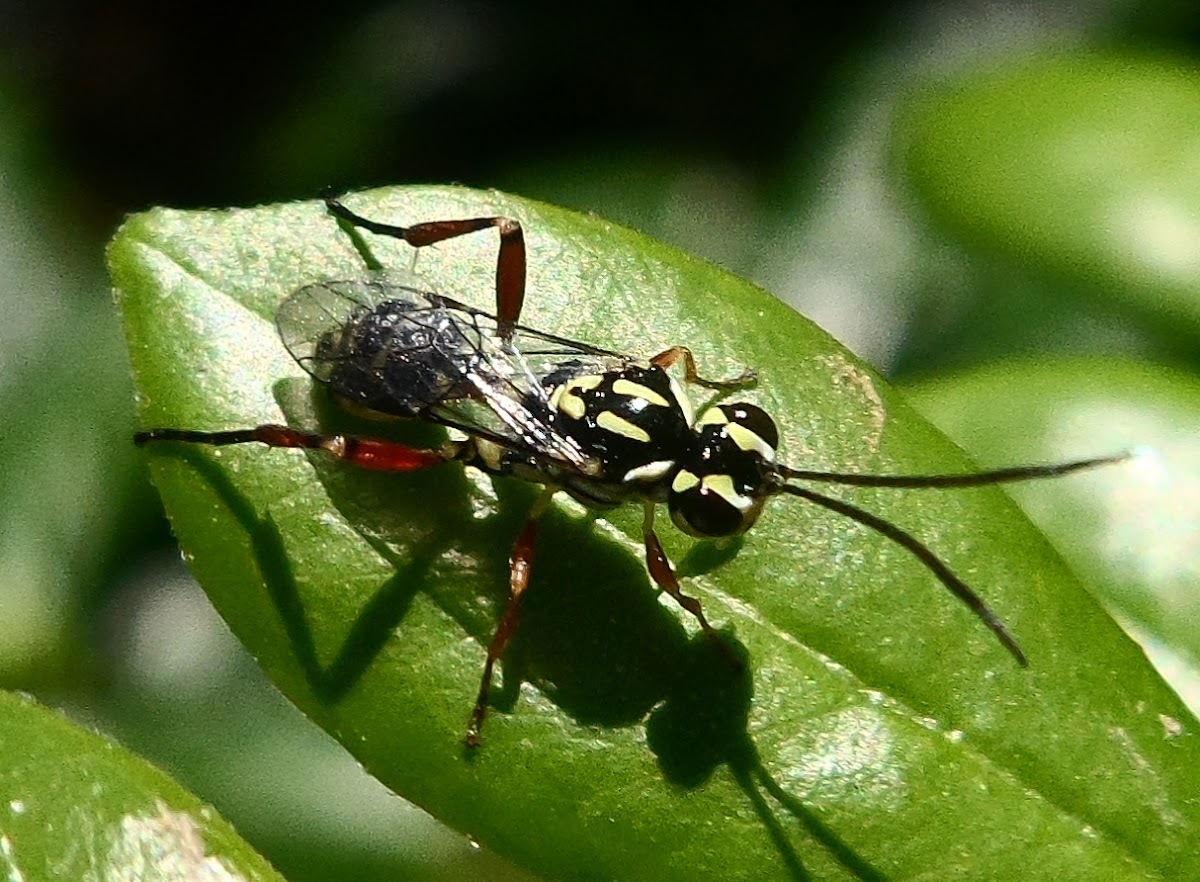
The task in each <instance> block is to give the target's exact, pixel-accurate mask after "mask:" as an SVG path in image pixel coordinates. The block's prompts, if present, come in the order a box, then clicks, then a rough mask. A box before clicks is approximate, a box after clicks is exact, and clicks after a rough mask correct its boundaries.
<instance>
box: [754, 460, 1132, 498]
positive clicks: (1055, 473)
mask: <svg viewBox="0 0 1200 882" xmlns="http://www.w3.org/2000/svg"><path fill="white" fill-rule="evenodd" d="M1135 455H1137V453H1136V452H1135V451H1131V450H1123V451H1121V452H1120V453H1114V454H1111V455H1109V456H1097V457H1092V458H1091V459H1077V460H1073V461H1071V462H1057V463H1050V464H1048V465H1025V466H1013V467H1012V468H1006V469H993V470H991V471H986V472H972V473H970V474H965V475H858V474H853V473H846V472H814V471H806V470H804V469H790V468H788V467H787V466H777V467H776V469H775V470H776V472H777V473H778V474H779V475H780V477H783V478H786V479H787V480H796V481H821V482H824V483H828V484H850V485H854V486H857V487H898V488H905V487H908V488H914V489H915V488H924V487H928V488H934V489H936V488H943V487H981V486H984V485H987V484H1005V483H1008V482H1010V481H1028V480H1032V479H1035V478H1057V477H1060V476H1062V475H1069V474H1071V473H1072V472H1080V471H1083V470H1084V469H1093V468H1096V467H1098V466H1104V465H1113V464H1114V463H1118V462H1124V461H1126V460H1128V459H1132V458H1133V457H1134V456H1135ZM784 489H785V491H786V488H784ZM786 492H791V491H786Z"/></svg>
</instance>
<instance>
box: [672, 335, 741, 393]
mask: <svg viewBox="0 0 1200 882" xmlns="http://www.w3.org/2000/svg"><path fill="white" fill-rule="evenodd" d="M680 359H683V368H684V379H686V380H687V381H688V382H689V383H692V384H693V385H696V386H703V387H704V388H706V389H717V390H719V391H726V390H729V389H740V388H741V387H743V386H749V385H750V384H751V383H753V382H754V381H755V379H756V378H757V374H755V373H754V371H742V372H741V373H740V374H738V375H737V376H736V377H730V378H729V379H728V380H709V379H706V378H704V377H702V376H700V374H699V372H698V371H697V370H696V358H695V356H693V355H692V350H690V349H688V348H687V347H686V346H672V347H671V348H670V349H667V350H665V351H663V352H660V353H658V355H656V356H654V357H653V358H652V359H650V363H651V364H652V365H654V366H655V367H660V368H662V369H663V370H666V369H667V368H669V367H671V366H672V365H674V364H678V362H679V360H680Z"/></svg>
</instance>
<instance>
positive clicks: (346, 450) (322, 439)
mask: <svg viewBox="0 0 1200 882" xmlns="http://www.w3.org/2000/svg"><path fill="white" fill-rule="evenodd" d="M133 441H134V443H135V444H138V445H142V444H148V443H150V442H151V441H185V442H188V443H190V444H209V445H212V446H214V447H223V446H225V445H226V444H246V443H248V442H251V441H257V442H259V443H261V444H266V445H267V446H268V447H301V448H304V449H306V450H324V451H325V452H326V453H328V454H330V455H331V456H335V457H337V458H338V459H342V460H345V461H346V462H348V463H350V464H351V465H356V466H358V467H359V468H362V469H371V470H373V471H379V472H415V471H417V470H418V469H426V468H429V467H430V466H435V465H440V464H441V463H444V462H449V461H451V460H453V459H455V458H456V457H457V455H458V452H459V450H460V447H459V446H458V445H455V444H453V443H450V444H447V445H445V447H443V448H442V449H441V450H425V449H423V448H420V447H409V446H408V445H407V444H398V443H396V442H394V441H384V440H381V439H379V438H353V437H350V436H347V435H321V434H317V433H315V432H300V431H297V430H296V429H292V428H289V427H288V426H277V425H270V424H268V425H264V426H256V427H255V428H253V429H233V430H231V431H228V432H196V431H192V430H190V429H147V430H145V431H142V432H138V433H136V434H135V435H134V436H133Z"/></svg>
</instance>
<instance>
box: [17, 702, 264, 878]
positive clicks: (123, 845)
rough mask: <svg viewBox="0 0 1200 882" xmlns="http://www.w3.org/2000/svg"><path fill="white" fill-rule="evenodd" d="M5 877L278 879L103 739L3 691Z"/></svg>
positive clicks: (181, 793) (191, 800) (229, 833)
mask: <svg viewBox="0 0 1200 882" xmlns="http://www.w3.org/2000/svg"><path fill="white" fill-rule="evenodd" d="M0 794H3V795H4V800H5V802H6V803H7V804H3V805H0V870H2V871H3V872H4V878H5V879H10V880H25V882H41V880H48V879H97V880H99V879H106V880H107V879H137V880H144V882H159V880H161V882H188V880H196V879H212V880H214V882H235V880H250V879H263V880H279V879H280V878H281V877H280V876H279V875H278V874H277V873H276V872H275V871H274V870H273V869H272V868H271V867H270V865H269V864H268V863H267V862H266V861H265V860H263V858H262V857H260V856H259V855H258V854H257V853H256V852H255V851H254V850H253V849H252V848H250V846H249V845H247V844H246V842H245V841H244V840H242V839H241V838H240V837H239V836H238V835H237V833H235V832H234V830H233V828H232V827H230V826H229V824H228V823H226V822H225V821H224V820H223V819H222V818H220V817H219V816H218V815H217V814H216V812H214V811H213V810H212V808H210V807H209V806H206V805H204V804H203V803H201V802H200V800H198V799H196V797H195V796H193V795H192V794H190V793H188V792H187V791H186V790H184V789H183V788H182V787H180V786H179V785H178V784H176V783H175V782H174V781H173V780H171V778H169V777H167V776H166V775H165V774H163V773H162V772H160V771H159V770H158V769H156V768H154V767H153V766H151V765H150V764H149V763H147V762H146V761H145V760H142V759H140V758H138V757H136V756H134V755H132V754H130V753H128V752H126V751H125V750H123V749H122V748H121V747H119V746H118V745H116V744H114V743H113V742H111V741H108V740H107V739H105V738H103V737H101V736H99V735H96V734H95V733H92V732H88V731H86V730H84V729H81V728H80V727H78V726H76V725H75V724H73V723H70V722H68V721H67V720H65V719H63V718H62V717H60V716H58V715H57V714H54V713H52V712H50V711H48V710H46V709H45V708H43V707H40V706H39V705H37V704H35V703H34V702H33V701H32V700H30V699H28V698H25V697H22V696H19V695H14V694H12V693H9V692H0Z"/></svg>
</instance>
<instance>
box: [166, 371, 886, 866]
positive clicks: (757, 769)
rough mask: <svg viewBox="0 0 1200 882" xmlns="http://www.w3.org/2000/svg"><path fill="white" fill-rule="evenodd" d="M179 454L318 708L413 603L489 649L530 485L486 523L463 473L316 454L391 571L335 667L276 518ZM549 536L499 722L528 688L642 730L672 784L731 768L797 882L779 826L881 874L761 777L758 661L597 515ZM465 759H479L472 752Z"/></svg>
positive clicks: (561, 522)
mask: <svg viewBox="0 0 1200 882" xmlns="http://www.w3.org/2000/svg"><path fill="white" fill-rule="evenodd" d="M276 397H277V399H278V400H279V402H280V404H281V405H282V406H283V408H284V410H285V412H287V413H289V414H293V413H296V414H298V413H301V412H303V413H305V414H306V417H307V418H309V419H311V418H312V416H313V414H314V412H315V413H317V414H318V415H319V416H318V419H319V420H322V421H324V420H326V419H333V420H341V421H345V420H347V419H352V418H348V417H347V416H346V415H345V414H344V412H343V411H341V410H340V409H338V408H336V406H335V405H332V404H331V403H330V402H328V401H326V400H325V398H326V396H325V395H324V393H323V392H322V391H321V390H319V389H317V390H313V389H312V388H311V386H310V384H308V383H307V382H306V381H303V380H285V381H281V382H280V383H279V384H277V387H276ZM337 428H343V426H338V427H337ZM402 432H404V433H405V438H404V440H406V441H410V442H415V441H422V443H423V441H424V440H428V439H422V438H420V437H419V436H420V435H422V433H424V434H430V433H431V429H430V427H428V426H424V425H421V424H403V427H402ZM414 432H415V433H416V434H415V435H413V434H412V433H414ZM436 432H437V430H436V429H434V430H432V433H433V434H436ZM175 455H177V456H178V457H179V458H181V459H183V460H184V461H185V462H187V463H188V464H189V466H190V467H192V468H193V469H195V471H196V472H197V473H198V474H199V475H200V476H201V477H202V479H203V480H205V482H206V483H207V484H208V485H209V486H210V487H211V488H212V489H213V491H214V492H215V493H216V494H217V495H218V497H219V498H220V499H221V500H222V502H223V504H224V505H225V506H226V508H227V509H228V510H229V511H230V513H231V514H232V515H233V516H234V518H235V519H236V520H237V521H238V522H239V524H240V526H241V528H242V530H243V532H244V533H245V535H246V536H248V537H249V539H250V542H251V545H252V551H253V554H254V557H255V559H256V560H257V562H258V565H259V571H260V573H261V576H262V578H263V580H264V582H265V584H266V586H267V590H268V592H269V594H270V597H271V601H272V604H273V605H274V607H275V608H276V610H277V612H278V614H279V616H280V620H281V622H282V623H283V627H284V631H285V633H286V635H287V638H288V641H289V643H290V646H291V649H292V652H293V653H294V655H295V658H296V662H297V664H298V666H299V668H300V670H301V673H302V675H303V677H304V679H305V681H306V683H307V684H308V687H309V689H310V690H311V692H312V694H313V695H314V697H315V698H316V699H317V700H318V701H320V702H323V703H327V704H335V703H337V702H338V701H339V700H340V699H341V698H343V697H344V696H345V695H346V694H347V693H348V692H350V691H351V690H352V689H353V688H354V686H355V685H356V683H358V682H359V680H360V679H361V678H362V677H363V676H364V675H365V674H366V673H367V671H368V670H369V668H370V667H371V665H372V664H373V663H374V662H375V660H376V659H377V658H378V656H379V655H380V653H381V652H382V651H383V649H384V647H385V645H386V644H387V642H388V641H389V640H403V639H404V631H403V622H404V618H405V615H406V613H407V611H408V609H409V607H410V605H411V603H412V602H413V600H414V599H415V597H416V596H417V594H418V593H422V592H423V593H425V594H427V595H428V596H429V597H430V598H432V599H433V600H434V602H435V603H437V604H438V605H439V606H440V608H441V609H443V610H444V611H445V612H446V613H447V614H448V615H449V616H450V617H451V618H452V619H453V620H454V621H455V622H456V624H457V625H458V626H459V627H461V628H462V629H463V631H464V632H465V633H468V634H470V635H471V636H472V637H474V638H475V639H476V640H477V641H478V642H479V644H480V646H481V647H483V646H485V645H486V642H487V640H488V638H489V636H490V635H491V633H492V631H493V630H494V615H493V614H490V613H489V612H488V611H486V610H484V611H481V610H480V609H479V604H478V597H477V595H478V593H479V592H480V591H481V590H482V591H485V592H487V593H489V594H490V599H491V600H492V601H493V602H494V604H495V606H496V607H497V608H499V606H500V605H501V604H502V603H503V601H504V597H505V591H504V589H505V578H506V577H507V569H508V563H507V559H506V554H505V553H504V552H503V551H498V550H497V549H506V548H507V547H508V544H509V538H510V537H511V536H512V535H513V533H514V532H515V531H517V530H519V529H520V527H521V524H522V522H523V520H524V518H525V513H526V511H527V509H528V506H529V504H530V503H531V501H532V499H533V498H534V497H535V496H536V491H534V490H531V489H530V488H528V487H527V486H526V485H524V484H521V483H519V482H515V481H496V482H495V487H496V490H497V499H496V504H495V511H494V513H493V514H490V515H489V516H488V517H486V518H483V519H480V518H479V517H478V516H477V512H476V511H475V510H474V509H472V507H471V505H470V502H469V499H470V496H471V494H472V493H478V490H477V489H475V488H473V487H472V486H471V483H470V481H468V480H467V479H466V478H465V477H464V476H463V471H462V470H461V469H455V468H452V467H451V468H447V469H444V470H440V472H439V473H437V474H434V473H419V474H417V475H366V476H365V475H364V474H363V473H362V472H359V471H357V470H354V469H348V468H346V467H345V466H344V465H342V464H339V463H336V462H331V461H329V460H328V458H326V457H323V456H321V455H320V454H312V455H310V457H309V459H310V462H311V463H312V465H313V467H314V468H315V470H316V472H317V474H318V477H319V479H320V480H321V482H322V484H323V485H324V487H325V489H326V492H327V494H328V496H329V499H330V501H331V502H332V504H333V505H334V507H336V508H337V509H338V511H339V512H340V513H341V514H342V516H343V517H345V518H346V519H347V521H348V522H349V523H350V524H351V525H352V526H353V527H354V529H355V530H357V531H358V532H359V533H360V535H362V536H363V537H364V538H365V539H366V541H367V542H368V543H369V544H370V545H371V546H372V548H374V549H375V550H376V551H377V552H378V553H379V554H380V555H381V556H383V557H384V559H386V560H388V561H389V563H390V564H391V565H392V566H394V568H395V574H394V575H393V576H392V577H391V578H389V579H387V580H386V581H384V582H383V583H382V584H380V585H379V586H378V588H376V589H375V591H374V592H373V593H372V594H370V596H369V597H366V598H365V599H364V601H363V603H362V605H361V608H360V611H359V612H358V614H357V615H356V616H355V618H354V620H353V622H351V623H350V624H349V627H348V629H347V630H346V632H345V637H344V639H343V640H342V642H341V644H340V646H339V647H338V649H337V651H336V652H335V653H334V655H333V658H332V660H329V661H326V662H322V660H321V659H320V656H319V654H318V651H317V648H316V641H315V639H314V635H313V632H312V629H311V626H310V623H309V617H308V615H307V613H306V609H305V600H304V598H303V596H302V593H301V590H300V588H299V586H298V585H297V581H296V578H295V574H294V572H293V565H292V562H291V559H290V556H289V553H288V550H287V547H286V543H285V540H284V536H283V535H282V532H281V530H280V527H279V526H278V524H277V523H276V522H275V519H274V518H273V517H272V516H271V515H270V513H269V511H268V513H267V514H265V515H264V514H261V513H260V512H259V511H258V510H257V509H256V508H255V506H254V505H253V503H251V502H250V500H249V499H247V498H246V497H245V496H244V495H243V494H242V492H241V491H240V490H239V489H238V488H237V486H236V484H235V483H234V481H233V480H232V479H231V478H230V477H229V473H228V472H227V471H226V470H225V469H223V468H222V467H221V466H220V465H219V464H218V463H217V462H216V461H214V460H213V459H212V457H211V456H210V455H208V454H206V453H205V452H204V451H202V450H200V449H197V448H194V447H189V446H183V445H180V446H179V447H178V448H176V450H175ZM431 494H436V495H437V497H438V500H439V502H438V504H437V505H430V504H429V499H430V496H431ZM540 540H541V541H540V548H541V552H542V553H541V554H540V555H539V558H538V567H537V570H536V575H535V577H534V580H533V581H532V582H531V584H530V588H529V591H528V594H527V597H526V606H525V608H524V610H523V617H522V625H521V630H520V631H519V632H518V634H517V636H516V638H514V640H513V643H512V644H511V645H510V647H509V651H508V653H506V656H505V659H504V664H503V668H502V670H503V674H504V678H503V686H502V688H500V689H499V690H497V691H496V692H494V693H493V703H494V705H495V709H496V710H498V711H501V712H508V711H510V710H512V708H513V706H514V704H515V702H516V699H517V692H518V689H519V685H520V683H522V682H531V683H533V684H534V685H536V686H537V687H538V688H539V689H540V690H541V691H542V692H543V694H545V695H546V696H548V697H549V698H550V699H551V700H552V701H553V702H554V703H555V704H556V705H557V706H558V707H559V708H561V709H562V710H563V711H564V712H565V713H567V714H568V715H569V716H571V717H572V718H573V719H575V720H576V721H577V722H579V723H581V724H585V725H595V726H602V727H613V728H617V727H623V726H630V725H642V724H644V725H645V726H646V734H647V743H648V746H649V748H650V750H651V751H652V752H653V753H654V754H655V756H656V758H657V761H658V766H659V768H660V770H661V772H662V774H663V776H664V777H665V778H666V779H667V780H668V781H670V782H671V783H672V784H674V785H676V786H678V787H680V788H683V789H693V788H697V787H700V786H702V785H703V784H704V783H705V782H706V781H707V780H708V779H709V778H710V777H711V775H712V774H713V772H714V771H715V770H716V769H717V768H718V767H719V766H721V765H726V766H728V768H729V770H730V772H731V774H732V775H733V778H734V780H735V781H736V782H737V783H738V786H739V787H740V788H741V789H742V790H743V792H744V793H745V794H746V798H747V801H748V803H749V804H750V806H751V807H752V809H753V810H754V812H755V813H756V815H757V816H758V817H759V819H760V821H761V822H762V824H763V825H764V828H765V829H766V830H767V831H768V833H769V835H770V836H771V839H772V841H773V842H774V843H775V845H776V848H777V849H778V851H779V853H780V856H781V860H782V861H783V863H784V865H785V866H786V867H787V868H788V871H789V873H790V874H791V875H792V876H793V877H794V878H796V879H801V880H804V879H809V878H811V877H810V874H809V873H808V871H807V870H806V869H805V867H804V865H803V863H802V861H801V860H800V857H799V855H798V854H797V853H796V848H795V844H794V840H795V828H794V825H792V824H789V823H788V822H787V818H781V814H782V815H786V816H790V817H791V818H792V819H793V820H794V821H795V822H797V823H798V824H799V826H800V827H802V828H803V829H804V830H805V831H806V832H807V833H808V835H809V836H810V837H811V838H813V839H815V840H816V841H818V842H820V843H821V844H822V845H823V846H824V847H825V848H826V849H827V850H828V851H829V852H830V853H831V854H832V855H833V856H834V857H835V858H836V859H837V860H838V861H839V862H840V863H842V864H843V865H844V866H846V867H847V868H848V869H849V870H851V871H852V872H853V873H854V874H856V875H857V876H858V877H859V878H862V879H867V880H873V879H881V878H882V876H881V875H880V874H879V873H878V872H876V871H875V870H874V869H873V868H872V867H871V866H870V865H869V864H868V863H867V862H865V861H864V860H863V859H862V858H860V857H858V856H857V855H855V854H854V853H853V852H852V851H851V849H850V848H849V847H848V846H846V845H845V844H844V843H843V842H842V841H841V840H840V838H839V837H838V836H837V835H836V834H835V833H834V832H833V831H832V830H830V829H829V828H828V827H827V826H825V825H824V824H822V822H821V821H820V820H819V819H818V818H817V817H816V816H815V815H814V814H813V813H812V812H811V811H810V810H808V809H807V808H806V807H805V806H804V805H803V804H802V803H801V802H800V800H798V799H796V798H795V797H793V796H792V795H790V794H788V793H787V792H786V790H785V789H784V788H783V787H781V786H780V785H779V784H778V783H777V782H775V781H774V780H773V779H772V778H771V777H770V775H769V773H768V772H767V771H766V769H765V768H764V766H763V764H762V762H761V761H760V759H759V755H758V751H757V747H756V746H755V744H754V742H753V739H752V736H751V734H750V731H749V728H748V714H749V709H750V703H751V700H752V697H753V685H752V676H751V667H750V663H749V662H750V659H749V653H748V651H747V650H746V648H745V647H744V646H743V645H742V644H741V643H740V642H738V641H737V639H736V637H735V636H734V635H733V634H732V633H731V632H729V631H724V632H722V635H721V636H722V639H723V641H724V643H725V645H724V646H723V647H719V646H717V645H716V644H715V643H714V641H713V640H712V639H710V638H709V637H708V636H706V635H705V634H703V633H697V634H694V635H693V636H691V637H689V636H688V633H687V631H686V630H685V628H684V627H683V625H682V624H681V623H680V621H679V619H678V618H677V617H676V616H675V615H672V614H671V612H669V611H668V610H667V609H664V608H663V606H662V605H660V603H659V600H658V598H657V597H656V595H655V592H654V591H653V590H652V589H651V586H650V583H649V580H648V578H647V576H646V573H645V569H644V566H643V564H642V562H641V559H640V556H639V555H638V554H637V553H636V552H631V550H630V548H628V547H626V546H625V545H623V544H622V543H619V542H617V541H613V540H609V539H607V538H606V537H605V536H604V534H603V532H602V531H601V530H599V529H598V527H597V526H596V524H595V523H594V520H593V518H592V517H590V516H584V517H578V518H576V517H571V516H568V515H563V514H558V513H555V512H551V513H549V514H548V515H547V516H546V517H545V519H544V523H543V532H542V535H541V537H540ZM697 547H698V548H700V547H706V546H697ZM556 549H570V553H567V554H564V553H556V551H555V550H556ZM448 552H453V553H454V558H455V560H456V561H459V562H461V561H463V560H473V561H476V562H477V566H475V567H474V569H473V571H472V572H471V574H470V575H471V578H468V579H465V580H464V583H465V584H462V585H447V584H446V581H445V580H439V579H436V570H437V569H438V561H439V560H442V559H443V558H444V557H445V556H446V555H447V553H448ZM711 554H712V555H714V556H712V557H708V556H705V555H699V556H698V557H697V560H696V563H695V566H694V568H695V569H697V570H704V569H708V568H709V567H710V566H713V565H716V564H717V563H719V562H720V560H721V559H723V557H724V552H723V551H720V550H716V551H713V552H711ZM484 586H486V587H484ZM481 651H482V650H481ZM731 655H732V656H734V658H733V659H731V658H730V656H731ZM465 705H466V703H465V702H464V707H465ZM398 712H400V713H403V708H402V707H401V708H399V710H398ZM465 755H466V756H467V757H469V758H470V757H474V756H475V754H474V753H473V752H470V751H467V752H466V753H465Z"/></svg>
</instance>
